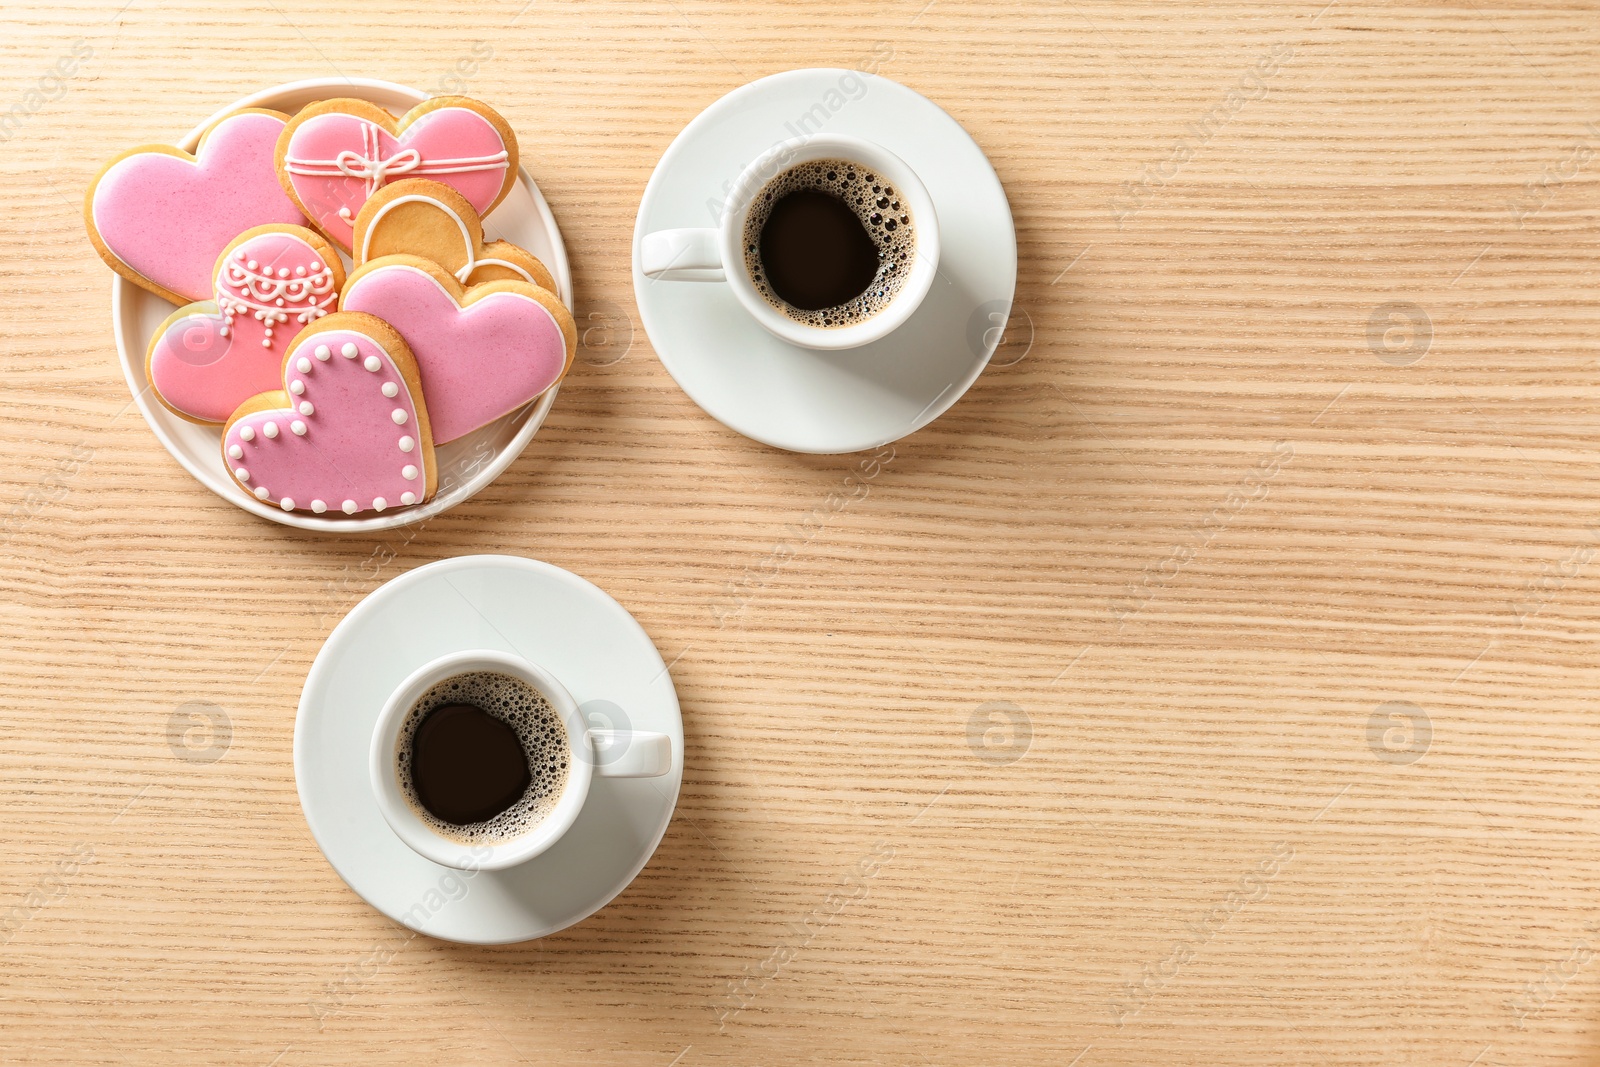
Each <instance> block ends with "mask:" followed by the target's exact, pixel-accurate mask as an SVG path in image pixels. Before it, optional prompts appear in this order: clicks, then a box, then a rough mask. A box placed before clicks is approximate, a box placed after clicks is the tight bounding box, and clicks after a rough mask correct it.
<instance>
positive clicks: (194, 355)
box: [144, 225, 344, 422]
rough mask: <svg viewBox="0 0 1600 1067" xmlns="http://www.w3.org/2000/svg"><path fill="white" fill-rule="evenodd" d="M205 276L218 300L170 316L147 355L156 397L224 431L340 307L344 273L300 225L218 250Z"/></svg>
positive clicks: (245, 236)
mask: <svg viewBox="0 0 1600 1067" xmlns="http://www.w3.org/2000/svg"><path fill="white" fill-rule="evenodd" d="M211 277H212V286H213V289H214V299H212V300H205V301H201V302H199V303H195V304H190V305H189V306H187V307H183V308H179V309H178V310H177V311H175V312H174V313H173V314H172V315H170V316H169V317H168V318H167V320H166V321H165V322H163V323H162V324H161V325H160V326H158V327H157V328H156V332H155V334H154V336H152V337H151V338H150V346H149V348H148V349H147V350H146V352H145V360H144V372H145V377H146V378H147V379H148V380H149V382H150V385H151V388H152V391H153V392H154V393H155V395H156V398H157V399H158V400H160V401H161V403H162V404H164V405H165V406H166V407H167V409H168V410H169V411H172V412H173V413H175V414H177V415H181V416H182V417H183V418H186V419H189V420H190V421H192V422H226V421H227V418H228V416H229V415H231V414H232V413H233V411H234V409H235V408H237V407H238V406H239V405H240V404H242V403H244V402H245V401H246V400H248V399H249V398H250V397H252V396H255V395H256V394H257V393H264V392H267V391H269V390H271V389H274V388H276V387H277V385H278V372H279V368H280V367H281V365H282V363H283V354H284V352H285V351H287V350H288V348H289V346H290V345H291V344H293V343H294V339H295V335H297V334H298V333H299V332H300V331H301V330H302V329H304V328H305V327H307V326H309V325H311V324H312V323H314V322H316V321H317V320H318V319H320V318H322V317H323V316H324V315H326V314H328V313H329V312H330V311H333V310H334V309H335V308H336V306H337V304H338V300H339V288H340V286H342V285H343V284H344V264H343V262H341V261H340V259H339V251H338V249H336V248H334V247H333V246H332V245H331V244H329V243H328V242H327V241H325V240H323V238H322V237H321V235H319V234H316V233H313V232H311V231H310V230H308V229H306V228H305V227H304V226H277V225H273V226H257V227H255V228H253V229H249V230H246V231H245V232H244V233H242V234H240V235H239V236H238V237H236V238H235V239H234V240H233V242H232V243H230V244H229V245H228V246H227V247H226V248H224V249H223V250H222V254H221V255H220V256H219V257H217V262H216V266H215V268H214V269H213V271H212V275H211Z"/></svg>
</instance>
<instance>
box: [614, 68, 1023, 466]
mask: <svg viewBox="0 0 1600 1067" xmlns="http://www.w3.org/2000/svg"><path fill="white" fill-rule="evenodd" d="M797 133H798V134H807V133H823V134H847V135H850V136H853V137H861V138H865V139H866V140H869V141H876V142H877V143H878V144H881V145H883V146H884V147H885V148H887V149H889V150H890V151H891V152H893V153H894V154H895V155H897V156H899V157H900V158H901V159H903V160H905V161H906V162H907V163H908V164H910V165H911V168H912V169H913V170H915V171H916V172H917V176H918V177H919V178H921V179H922V183H923V184H924V185H925V186H927V188H928V195H929V196H930V197H932V199H933V204H934V210H935V212H937V214H938V216H939V240H940V244H941V246H942V251H941V253H940V257H939V274H938V277H937V278H935V280H934V283H933V288H932V289H931V290H930V291H929V293H928V295H927V297H926V298H924V300H923V301H922V303H921V305H920V306H918V308H917V310H916V312H915V313H914V314H913V315H912V316H911V318H910V319H908V320H907V321H906V322H905V324H904V325H902V326H901V327H900V328H899V329H897V330H896V331H895V332H894V333H892V334H890V335H889V336H888V337H885V338H883V339H882V340H880V341H875V342H873V343H872V344H869V345H865V346H863V347H861V348H852V349H847V350H845V351H842V352H817V351H813V350H811V349H806V348H799V347H797V346H795V345H791V344H789V343H787V342H785V341H781V340H779V339H778V338H776V337H774V336H772V334H770V333H768V332H767V331H766V330H764V329H762V328H761V326H759V325H758V324H757V323H756V321H755V319H753V318H752V317H751V316H750V315H749V314H748V313H746V312H745V310H744V308H743V307H742V306H741V305H740V304H739V302H738V300H737V299H735V298H734V295H733V293H732V291H731V290H730V289H729V288H728V286H727V284H726V283H724V282H685V281H660V280H657V279H653V278H647V277H645V275H644V273H643V272H642V271H641V270H640V269H639V246H640V243H641V242H642V241H643V239H644V235H645V234H647V233H653V232H654V231H656V230H665V229H671V228H674V227H679V226H711V225H715V220H716V215H715V213H714V209H715V207H716V206H717V205H719V204H720V203H721V202H722V199H723V197H724V196H725V195H726V194H727V190H728V188H729V187H730V186H731V183H732V182H733V181H734V180H735V179H736V178H738V176H739V174H740V172H741V171H743V170H744V168H745V165H746V164H748V163H749V162H750V161H751V160H753V159H755V158H756V157H757V156H759V155H761V153H763V152H765V151H766V150H767V149H769V148H771V147H773V146H774V145H776V144H780V143H782V142H784V141H787V140H791V139H793V138H794V137H795V136H796V135H797ZM1016 284H1017V235H1016V230H1015V228H1014V227H1013V224H1012V220H1011V205H1010V204H1009V203H1008V202H1007V201H1006V193H1005V190H1004V189H1003V188H1002V187H1001V185H1000V179H999V177H997V176H996V175H995V172H994V168H993V167H992V166H990V165H989V160H988V158H987V157H986V156H985V155H984V154H983V150H982V149H981V148H979V147H978V144H977V142H975V141H974V140H973V139H972V137H971V136H970V135H968V133H967V132H966V131H965V130H964V129H962V128H961V124H960V123H958V122H957V121H956V120H955V119H953V118H951V117H950V116H949V115H948V114H946V113H945V111H944V110H943V109H942V108H940V107H939V106H938V105H937V104H935V103H934V102H933V101H931V100H929V99H928V98H927V97H925V96H922V95H921V94H920V93H917V92H915V91H914V90H912V89H908V88H906V87H905V86H904V85H901V84H899V83H898V82H894V81H891V80H889V79H888V78H885V77H882V76H869V75H864V74H859V73H857V72H855V71H851V70H837V69H816V70H791V71H786V72H784V73H782V74H774V75H772V76H770V77H766V78H761V79H760V80H758V81H753V82H751V83H750V84H748V85H742V86H740V87H739V88H737V89H735V90H733V92H731V93H729V94H728V95H727V96H724V97H723V98H722V99H720V100H718V101H717V102H716V103H714V104H712V105H711V106H710V107H708V108H706V109H705V111H703V112H701V113H700V115H699V116H697V117H696V118H695V120H694V121H693V122H691V123H689V125H687V126H685V127H684V129H683V132H682V133H680V134H678V136H677V139H676V140H674V141H673V142H672V144H671V146H670V147H668V149H667V151H666V152H665V153H664V154H663V155H662V157H661V162H660V163H658V164H657V165H656V169H655V173H653V174H652V175H651V176H650V182H649V184H648V185H646V186H645V191H644V198H643V199H642V201H641V202H640V204H639V219H638V222H637V223H636V225H635V227H634V237H633V292H634V296H635V298H636V299H637V300H638V302H639V317H640V318H641V319H642V320H643V321H644V328H645V332H646V333H647V334H649V336H650V344H651V346H652V347H653V348H654V349H655V351H656V354H657V355H658V356H659V357H660V359H661V362H662V364H663V365H664V366H665V367H666V368H667V371H668V373H670V374H671V375H672V377H673V379H674V380H675V381H677V383H678V385H679V386H680V387H681V388H682V389H683V391H684V392H686V393H688V394H689V397H690V399H692V400H693V401H694V402H695V403H696V404H699V405H700V407H701V408H702V409H703V410H704V411H705V412H706V414H708V415H710V416H711V417H712V418H714V419H716V420H717V421H718V422H720V423H722V424H723V425H725V426H727V427H728V428H730V429H733V430H737V431H738V432H739V433H742V434H744V435H745V436H746V437H750V438H753V439H755V440H757V441H760V442H761V443H762V444H767V445H772V446H774V447H776V448H785V449H788V450H790V451H792V452H821V453H835V452H857V451H860V450H861V449H865V448H876V447H877V446H879V445H882V444H886V443H888V442H889V441H893V440H896V439H897V438H900V437H904V436H905V435H906V434H909V433H913V432H915V431H916V430H919V429H921V428H922V427H924V426H926V425H927V424H928V423H930V422H932V421H933V420H934V419H936V418H938V417H939V416H940V415H942V414H943V413H944V412H945V411H946V410H947V409H949V407H950V406H951V405H952V404H954V403H955V402H956V401H957V400H959V399H961V396H962V394H963V393H965V392H966V391H967V389H968V388H969V387H970V386H971V385H972V383H973V382H974V381H976V380H977V378H978V375H979V374H980V373H982V371H983V368H984V366H985V365H987V364H988V362H989V357H990V356H991V355H992V354H993V353H994V348H995V345H996V344H997V343H998V342H999V340H1000V337H1001V335H1002V333H1003V330H1002V327H1003V326H1004V325H1005V322H1006V316H1007V314H1008V313H1009V312H1010V309H1011V300H1012V295H1013V293H1014V292H1015V290H1016Z"/></svg>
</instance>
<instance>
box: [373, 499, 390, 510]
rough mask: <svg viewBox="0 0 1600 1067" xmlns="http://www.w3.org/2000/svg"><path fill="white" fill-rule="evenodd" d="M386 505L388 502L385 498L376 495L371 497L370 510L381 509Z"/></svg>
mask: <svg viewBox="0 0 1600 1067" xmlns="http://www.w3.org/2000/svg"><path fill="white" fill-rule="evenodd" d="M388 506H389V502H388V501H387V500H385V499H383V497H381V496H376V497H373V498H372V510H373V511H382V510H383V509H384V508H386V507H388Z"/></svg>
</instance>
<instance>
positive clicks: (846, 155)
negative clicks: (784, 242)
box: [639, 134, 939, 349]
mask: <svg viewBox="0 0 1600 1067" xmlns="http://www.w3.org/2000/svg"><path fill="white" fill-rule="evenodd" d="M815 159H842V160H845V161H847V162H851V163H855V164H856V165H858V166H860V167H862V168H864V169H866V170H868V171H870V172H872V173H874V174H876V175H878V176H879V177H881V178H883V179H884V180H885V181H887V182H888V183H889V185H890V186H892V187H893V188H894V189H895V190H897V191H898V193H899V196H900V199H901V201H902V202H904V203H905V205H906V206H907V207H908V208H909V209H910V213H911V219H912V225H913V226H914V227H915V232H916V253H915V255H914V257H913V263H912V267H911V272H910V273H909V274H908V275H907V276H906V279H905V281H904V282H903V283H902V284H901V286H900V290H899V292H897V293H895V295H894V297H893V298H892V299H891V300H890V301H889V304H888V306H887V307H885V308H883V309H882V310H880V311H879V312H877V314H875V315H873V316H872V317H871V318H868V319H864V320H862V321H860V322H856V323H852V324H850V325H848V326H812V325H810V324H808V323H803V322H798V321H796V320H795V319H792V318H790V317H789V316H788V315H786V314H784V313H783V312H782V311H781V310H779V309H778V308H777V307H775V306H773V304H771V303H770V302H769V301H768V300H767V299H766V298H765V297H764V296H762V295H761V291H760V290H759V289H757V288H756V284H755V282H753V281H752V280H751V278H750V273H749V270H748V268H747V266H746V262H745V255H744V228H745V221H746V219H747V218H748V217H749V214H750V208H751V206H752V204H754V202H755V199H756V196H757V195H758V194H759V193H760V192H761V190H762V189H764V188H765V187H766V185H767V183H768V182H770V181H772V179H774V178H776V177H777V176H778V175H780V174H782V173H784V172H785V171H787V170H790V169H792V168H794V167H797V166H799V165H800V164H802V163H809V162H811V161H812V160H815ZM639 265H640V269H641V270H643V271H644V273H645V274H646V275H647V276H649V277H651V278H656V279H660V280H662V281H686V282H726V283H727V285H728V286H729V288H731V289H732V290H733V295H734V296H735V297H737V298H738V300H739V303H740V304H742V305H743V306H744V309H745V310H746V311H748V312H749V313H750V314H751V315H752V316H753V317H754V318H755V320H756V321H757V322H759V323H760V324H761V325H762V326H763V327H765V328H766V329H767V331H768V332H770V333H772V334H774V335H775V336H777V337H780V338H782V339H783V340H785V341H788V342H789V343H790V344H795V345H799V346H801V347H802V348H819V349H843V348H859V347H860V346H861V345H865V344H870V343H871V342H873V341H876V340H878V339H879V338H882V337H886V336H888V335H889V334H890V333H892V332H893V331H894V330H895V329H896V328H897V327H899V326H900V325H901V324H902V323H904V322H905V321H906V320H907V319H908V318H910V317H911V313H912V312H914V311H916V310H917V306H918V305H919V304H921V303H922V298H923V297H925V296H927V295H928V290H929V289H930V288H931V287H932V286H933V279H934V275H936V274H937V273H938V270H939V219H938V216H937V215H936V214H935V212H934V210H933V200H932V198H930V197H929V196H928V190H927V189H926V188H925V187H924V186H923V184H922V180H921V179H920V178H918V177H917V175H916V172H915V171H913V170H912V169H911V168H910V167H909V166H907V165H906V163H905V161H904V160H902V159H901V158H900V157H899V156H897V155H895V154H894V153H893V152H891V151H889V150H888V149H887V148H884V147H883V146H882V145H878V144H874V143H873V142H871V141H864V140H862V139H861V138H859V137H845V136H841V135H834V134H828V135H824V134H817V135H814V136H809V137H798V138H795V139H793V140H789V141H784V142H782V143H780V144H776V145H774V146H773V147H772V148H769V149H768V150H767V151H765V152H763V153H762V154H761V155H760V156H759V157H757V158H756V159H755V160H754V161H753V162H751V163H750V165H749V166H747V167H745V169H744V171H743V172H742V173H741V174H740V175H739V178H738V180H737V181H735V182H734V183H733V190H732V191H731V192H730V193H729V194H728V198H727V200H726V201H725V202H724V204H723V209H722V218H721V220H720V222H719V224H718V225H717V226H715V227H701V228H697V229H676V230H657V231H656V232H655V233H649V234H646V235H645V236H644V239H643V240H642V241H641V242H640V245H639Z"/></svg>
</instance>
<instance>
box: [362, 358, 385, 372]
mask: <svg viewBox="0 0 1600 1067" xmlns="http://www.w3.org/2000/svg"><path fill="white" fill-rule="evenodd" d="M361 365H362V366H363V367H365V368H367V369H368V370H370V371H376V370H377V369H378V368H380V367H382V366H383V360H381V359H379V358H378V357H377V356H368V357H367V358H366V359H365V360H363V361H362V363H361Z"/></svg>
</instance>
